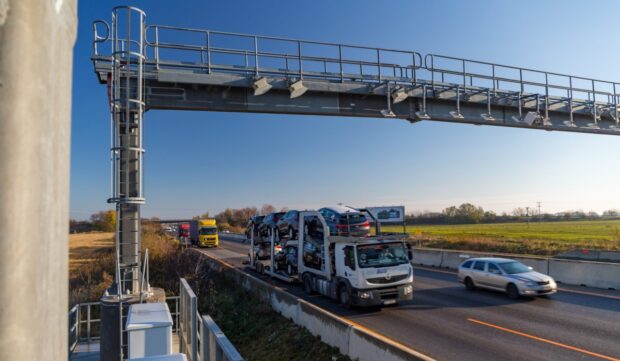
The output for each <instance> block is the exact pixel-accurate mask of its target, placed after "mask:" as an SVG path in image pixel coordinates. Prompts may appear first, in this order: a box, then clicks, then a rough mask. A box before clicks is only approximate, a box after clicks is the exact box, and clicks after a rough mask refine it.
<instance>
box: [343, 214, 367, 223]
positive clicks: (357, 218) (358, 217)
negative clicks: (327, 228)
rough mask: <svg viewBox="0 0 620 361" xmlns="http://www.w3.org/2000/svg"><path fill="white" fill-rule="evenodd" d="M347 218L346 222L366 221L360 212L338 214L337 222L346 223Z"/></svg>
mask: <svg viewBox="0 0 620 361" xmlns="http://www.w3.org/2000/svg"><path fill="white" fill-rule="evenodd" d="M347 219H348V221H349V223H348V224H355V223H363V222H366V216H364V215H363V214H362V213H346V214H342V215H340V220H339V221H338V223H340V224H347Z"/></svg>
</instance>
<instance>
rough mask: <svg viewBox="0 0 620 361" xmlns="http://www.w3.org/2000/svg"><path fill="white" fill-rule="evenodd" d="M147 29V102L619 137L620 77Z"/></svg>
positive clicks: (98, 42)
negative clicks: (178, 39) (613, 79)
mask: <svg viewBox="0 0 620 361" xmlns="http://www.w3.org/2000/svg"><path fill="white" fill-rule="evenodd" d="M100 23H101V22H100ZM164 33H167V34H165V35H166V38H168V39H170V38H171V37H172V36H174V34H178V35H182V37H183V38H186V37H187V36H186V35H187V34H191V35H193V36H194V38H198V39H201V40H199V41H195V42H178V43H170V42H161V41H160V40H159V39H160V38H161V37H162V36H163V34H164ZM168 33H169V34H168ZM171 34H172V36H171ZM145 37H146V43H145V46H144V53H145V54H147V58H146V60H145V66H144V74H143V76H144V90H145V101H146V109H172V110H205V111H231V112H254V113H281V114H308V115H332V116H353V117H377V118H384V117H388V118H400V119H405V120H408V121H410V122H417V121H421V120H433V121H446V122H454V123H467V124H476V125H494V126H504V127H517V128H531V129H541V130H547V131H551V130H554V131H568V132H581V133H594V134H611V135H620V124H619V123H620V117H619V114H618V105H617V104H618V100H619V95H618V93H617V92H616V91H617V90H618V91H620V84H617V83H614V82H608V81H602V80H596V79H588V78H583V77H578V76H571V75H564V74H557V73H552V72H542V71H537V70H532V69H525V68H518V67H513V66H505V65H498V64H492V63H486V62H479V61H472V60H466V59H459V58H453V57H445V56H439V55H434V54H429V55H426V56H424V57H423V56H422V55H421V54H419V53H417V52H413V51H402V50H393V49H383V48H370V47H362V46H351V45H343V44H333V43H322V42H312V41H302V40H294V39H286V38H273V37H263V36H257V35H246V34H236V33H223V32H216V31H211V30H200V29H187V28H178V27H169V26H161V25H152V26H147V27H146V29H145ZM180 37H181V36H180ZM239 39H241V40H239ZM108 40H109V38H108V37H106V36H96V39H95V43H94V46H95V52H94V55H93V62H94V65H95V71H96V73H97V75H98V78H99V80H100V82H101V83H107V82H108V79H109V74H110V57H109V56H108V55H107V54H106V52H105V51H102V49H101V48H102V47H105V46H106V45H107V43H108ZM244 40H245V44H244V43H243V41H244ZM248 44H249V45H248Z"/></svg>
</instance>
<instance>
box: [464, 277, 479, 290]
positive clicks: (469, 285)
mask: <svg viewBox="0 0 620 361" xmlns="http://www.w3.org/2000/svg"><path fill="white" fill-rule="evenodd" d="M465 288H467V289H468V290H470V291H473V290H475V289H476V285H475V284H474V281H473V280H472V279H471V278H469V277H466V278H465Z"/></svg>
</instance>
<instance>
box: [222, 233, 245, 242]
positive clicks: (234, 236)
mask: <svg viewBox="0 0 620 361" xmlns="http://www.w3.org/2000/svg"><path fill="white" fill-rule="evenodd" d="M220 237H221V238H222V239H224V240H225V239H234V240H238V241H243V240H245V239H247V237H246V236H245V234H239V233H220Z"/></svg>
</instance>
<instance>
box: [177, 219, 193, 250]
mask: <svg viewBox="0 0 620 361" xmlns="http://www.w3.org/2000/svg"><path fill="white" fill-rule="evenodd" d="M177 230H178V237H179V242H181V244H185V245H189V243H190V241H189V223H180V224H179V226H178V227H177Z"/></svg>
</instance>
